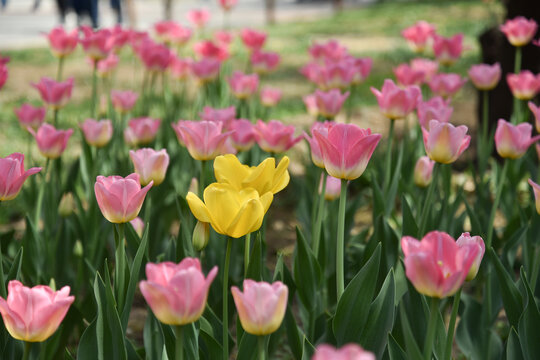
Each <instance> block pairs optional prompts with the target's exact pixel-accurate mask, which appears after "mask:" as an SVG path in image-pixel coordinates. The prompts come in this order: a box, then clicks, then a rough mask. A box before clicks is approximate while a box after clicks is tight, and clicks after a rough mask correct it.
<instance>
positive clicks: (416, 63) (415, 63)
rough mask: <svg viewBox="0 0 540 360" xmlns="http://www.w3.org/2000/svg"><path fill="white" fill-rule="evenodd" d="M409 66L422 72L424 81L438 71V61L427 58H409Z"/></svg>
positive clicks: (427, 80)
mask: <svg viewBox="0 0 540 360" xmlns="http://www.w3.org/2000/svg"><path fill="white" fill-rule="evenodd" d="M411 68H412V69H413V70H417V71H423V72H424V81H426V82H429V80H431V78H432V77H433V76H434V75H435V74H436V73H437V71H439V63H438V62H436V61H433V60H429V59H423V58H416V59H412V60H411Z"/></svg>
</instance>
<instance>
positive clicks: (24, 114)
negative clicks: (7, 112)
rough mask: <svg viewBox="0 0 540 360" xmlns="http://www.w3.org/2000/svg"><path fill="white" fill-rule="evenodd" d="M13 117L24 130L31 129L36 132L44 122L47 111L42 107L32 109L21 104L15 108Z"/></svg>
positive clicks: (27, 105) (32, 107) (28, 105)
mask: <svg viewBox="0 0 540 360" xmlns="http://www.w3.org/2000/svg"><path fill="white" fill-rule="evenodd" d="M14 111H15V115H17V118H18V119H19V123H20V124H21V126H22V127H23V128H24V129H25V130H26V129H27V128H29V127H30V128H32V129H34V131H35V130H37V129H38V128H39V127H40V126H41V124H42V123H43V121H44V120H45V114H46V112H47V110H46V109H45V108H44V107H34V106H32V105H30V104H23V105H21V106H20V107H19V108H16V109H15V110H14Z"/></svg>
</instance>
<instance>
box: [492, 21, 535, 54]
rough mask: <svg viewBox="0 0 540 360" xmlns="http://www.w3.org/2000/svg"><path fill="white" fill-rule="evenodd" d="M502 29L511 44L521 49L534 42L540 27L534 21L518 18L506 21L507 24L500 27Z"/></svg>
mask: <svg viewBox="0 0 540 360" xmlns="http://www.w3.org/2000/svg"><path fill="white" fill-rule="evenodd" d="M500 29H501V31H502V32H503V33H504V35H506V38H507V39H508V42H510V44H512V45H513V46H517V47H521V46H525V45H527V44H528V43H529V42H530V41H531V40H532V38H533V37H534V35H535V34H536V30H537V29H538V25H537V24H536V21H534V20H533V19H530V20H527V19H526V18H524V17H523V16H518V17H515V18H513V19H509V20H506V22H505V23H504V24H503V25H501V26H500Z"/></svg>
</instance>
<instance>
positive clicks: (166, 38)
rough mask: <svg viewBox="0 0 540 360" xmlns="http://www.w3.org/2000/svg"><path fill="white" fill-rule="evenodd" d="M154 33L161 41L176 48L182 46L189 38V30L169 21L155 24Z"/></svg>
mask: <svg viewBox="0 0 540 360" xmlns="http://www.w3.org/2000/svg"><path fill="white" fill-rule="evenodd" d="M154 31H155V32H156V35H157V36H158V38H159V39H160V40H161V41H163V42H164V43H166V44H172V45H176V46H181V45H184V44H185V43H187V42H188V41H189V39H190V38H191V29H189V28H187V27H183V26H182V25H180V24H178V23H176V22H174V21H171V20H164V21H159V22H157V23H155V24H154Z"/></svg>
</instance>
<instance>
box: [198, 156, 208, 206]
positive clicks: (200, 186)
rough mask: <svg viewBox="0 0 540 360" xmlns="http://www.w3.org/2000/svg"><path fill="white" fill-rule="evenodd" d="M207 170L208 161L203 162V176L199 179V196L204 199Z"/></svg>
mask: <svg viewBox="0 0 540 360" xmlns="http://www.w3.org/2000/svg"><path fill="white" fill-rule="evenodd" d="M205 168H206V160H201V174H200V177H199V196H200V197H201V198H202V197H203V195H204V187H205V185H204V170H205Z"/></svg>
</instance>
